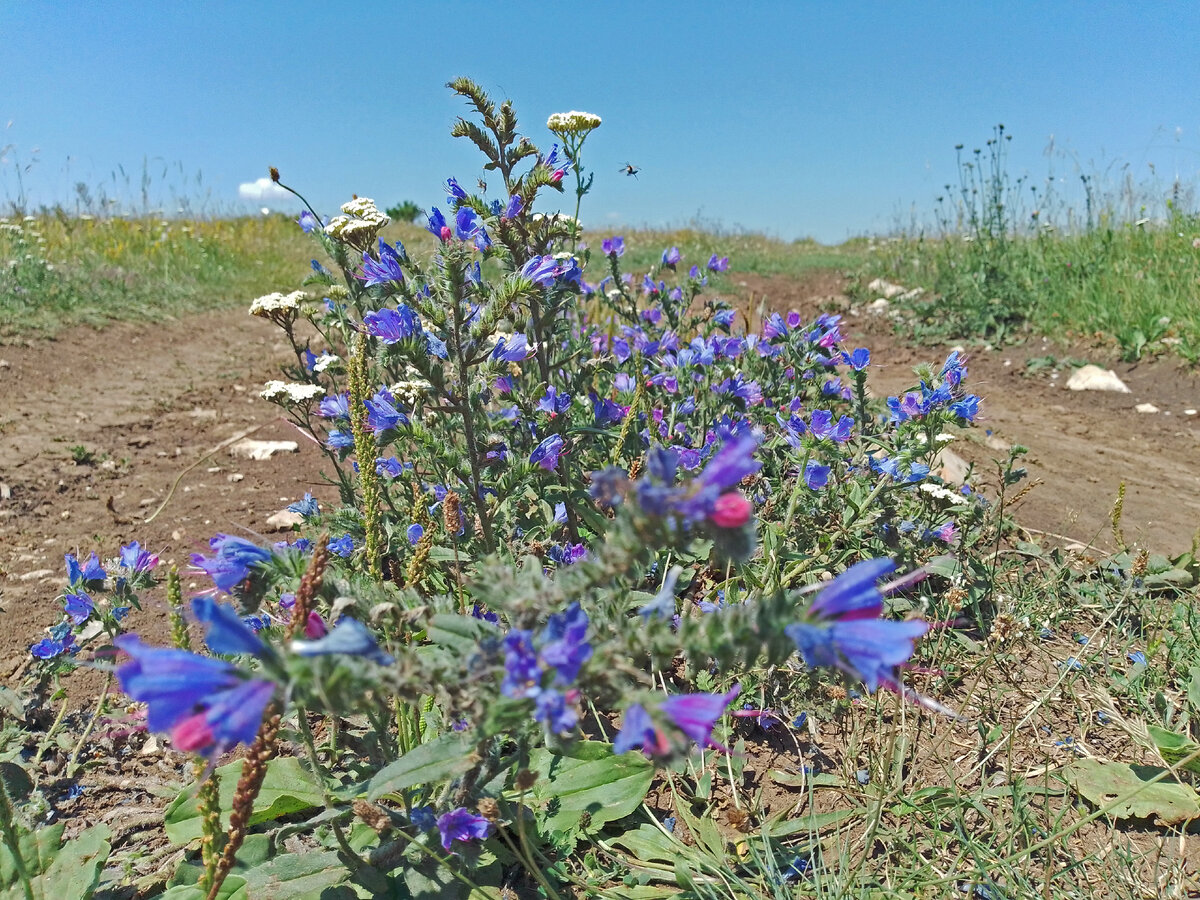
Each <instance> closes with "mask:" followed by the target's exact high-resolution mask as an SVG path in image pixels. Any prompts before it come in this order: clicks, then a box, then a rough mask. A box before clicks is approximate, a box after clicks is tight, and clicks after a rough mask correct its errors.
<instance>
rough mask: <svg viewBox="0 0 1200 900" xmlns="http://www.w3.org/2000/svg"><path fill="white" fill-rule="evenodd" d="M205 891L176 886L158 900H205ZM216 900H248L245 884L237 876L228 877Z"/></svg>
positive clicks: (185, 885)
mask: <svg viewBox="0 0 1200 900" xmlns="http://www.w3.org/2000/svg"><path fill="white" fill-rule="evenodd" d="M207 896H208V892H207V891H202V890H200V888H199V887H198V886H197V885H194V884H177V885H175V887H173V888H171V889H170V890H168V891H167V892H166V893H165V894H160V895H159V898H158V900H205V898H206V897H207ZM217 900H250V896H249V895H248V894H247V893H246V882H245V881H243V880H242V879H241V878H240V877H239V876H237V875H230V876H228V877H227V878H226V879H225V881H224V883H222V885H221V890H219V891H218V892H217Z"/></svg>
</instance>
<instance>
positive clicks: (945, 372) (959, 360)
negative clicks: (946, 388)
mask: <svg viewBox="0 0 1200 900" xmlns="http://www.w3.org/2000/svg"><path fill="white" fill-rule="evenodd" d="M941 376H942V378H943V379H945V381H946V383H947V384H949V385H950V386H951V387H958V386H959V385H960V384H962V381H963V379H964V378H966V377H967V358H966V357H965V356H960V355H959V353H958V351H957V350H953V351H951V353H950V355H949V356H947V357H946V361H945V362H944V363H943V364H942V371H941Z"/></svg>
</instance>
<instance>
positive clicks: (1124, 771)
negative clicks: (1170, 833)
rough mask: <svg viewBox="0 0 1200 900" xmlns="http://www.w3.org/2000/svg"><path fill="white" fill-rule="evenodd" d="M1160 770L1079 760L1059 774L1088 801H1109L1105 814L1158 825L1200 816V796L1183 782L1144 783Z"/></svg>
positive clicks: (1093, 760) (1092, 760)
mask: <svg viewBox="0 0 1200 900" xmlns="http://www.w3.org/2000/svg"><path fill="white" fill-rule="evenodd" d="M1162 772H1163V770H1162V769H1159V768H1155V767H1151V766H1131V765H1129V764H1128V763H1118V762H1107V763H1105V762H1100V761H1099V760H1095V759H1080V760H1076V761H1075V762H1073V763H1071V765H1069V766H1067V767H1066V768H1065V769H1064V770H1063V776H1064V777H1065V778H1066V779H1067V781H1068V782H1069V783H1070V784H1071V786H1072V787H1074V788H1075V790H1077V791H1078V792H1079V794H1080V795H1081V796H1082V797H1084V799H1086V800H1087V801H1088V802H1089V803H1092V804H1093V805H1095V806H1104V807H1108V806H1109V805H1110V804H1113V805H1112V807H1111V808H1110V809H1109V812H1108V814H1109V815H1111V816H1112V817H1113V818H1114V819H1154V820H1156V821H1157V823H1158V824H1159V825H1177V824H1179V823H1180V822H1186V821H1188V820H1190V819H1195V818H1198V817H1200V797H1197V796H1196V792H1195V791H1193V790H1192V789H1191V788H1190V787H1188V786H1187V785H1186V784H1180V783H1179V782H1178V781H1171V780H1169V779H1163V780H1162V781H1159V782H1156V783H1154V784H1149V785H1148V784H1147V782H1149V781H1150V779H1152V778H1154V777H1155V776H1156V775H1159V774H1161V773H1162ZM1135 792H1136V793H1135Z"/></svg>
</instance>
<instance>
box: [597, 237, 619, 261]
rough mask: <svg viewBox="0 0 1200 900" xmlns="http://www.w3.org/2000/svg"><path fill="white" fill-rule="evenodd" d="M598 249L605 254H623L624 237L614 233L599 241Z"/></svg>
mask: <svg viewBox="0 0 1200 900" xmlns="http://www.w3.org/2000/svg"><path fill="white" fill-rule="evenodd" d="M600 249H601V250H602V251H603V252H604V255H605V256H624V255H625V238H623V237H621V236H619V235H614V236H613V237H607V238H605V239H604V240H603V241H601V242H600Z"/></svg>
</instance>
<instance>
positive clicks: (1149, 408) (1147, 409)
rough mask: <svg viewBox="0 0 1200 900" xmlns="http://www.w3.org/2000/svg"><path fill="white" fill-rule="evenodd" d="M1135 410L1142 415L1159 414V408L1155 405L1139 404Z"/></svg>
mask: <svg viewBox="0 0 1200 900" xmlns="http://www.w3.org/2000/svg"><path fill="white" fill-rule="evenodd" d="M1134 409H1135V410H1136V411H1137V412H1140V413H1156V412H1158V407H1157V406H1155V405H1154V404H1153V403H1139V404H1138V405H1137V406H1135V407H1134Z"/></svg>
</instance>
